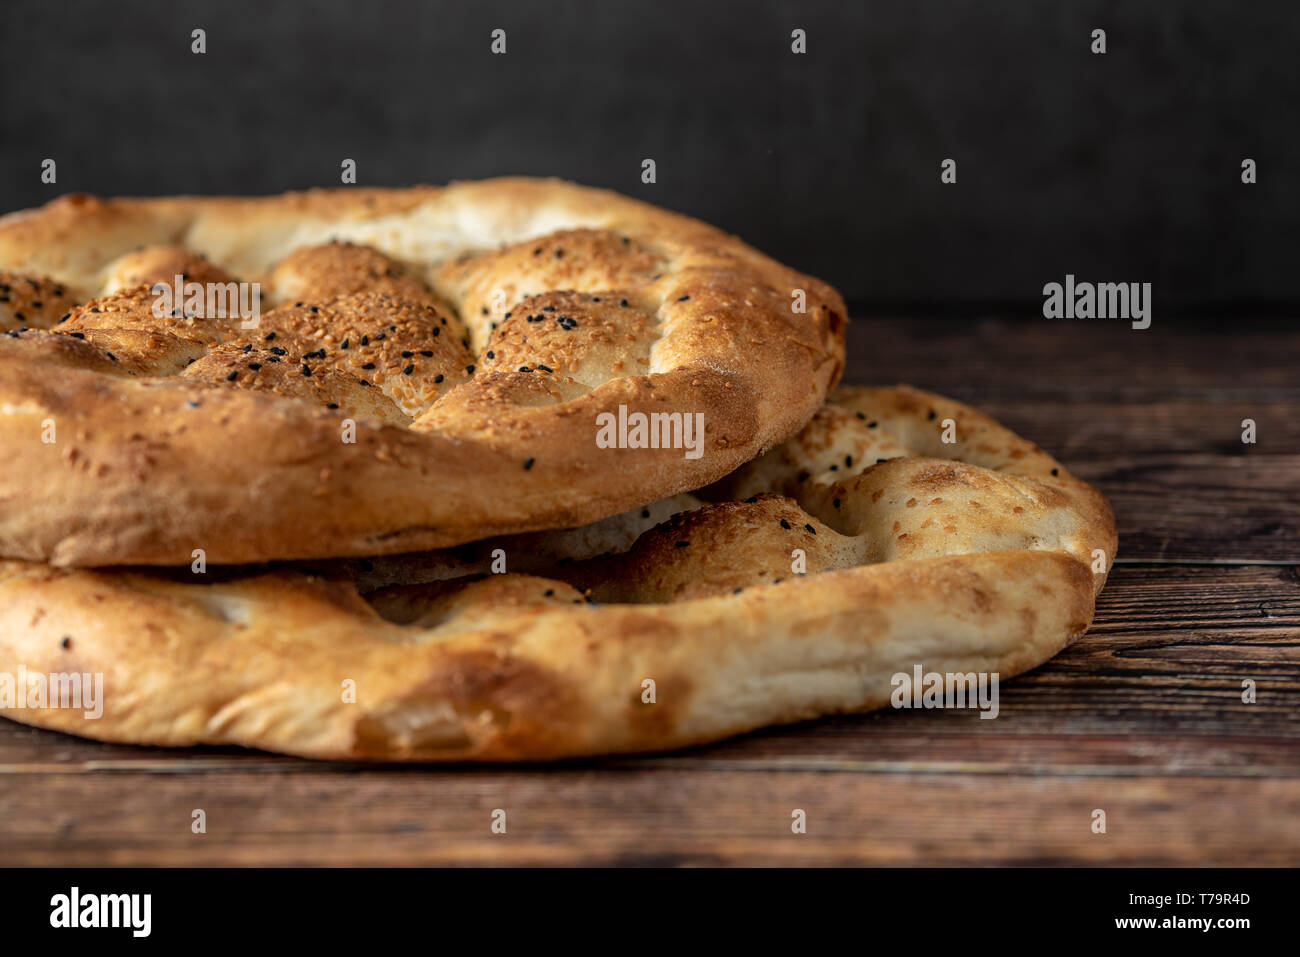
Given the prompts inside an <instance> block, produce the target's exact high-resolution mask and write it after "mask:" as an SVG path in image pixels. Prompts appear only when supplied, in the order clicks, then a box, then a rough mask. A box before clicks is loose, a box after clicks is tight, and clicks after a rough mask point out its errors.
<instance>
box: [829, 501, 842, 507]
mask: <svg viewBox="0 0 1300 957" xmlns="http://www.w3.org/2000/svg"><path fill="white" fill-rule="evenodd" d="M831 507H832V508H839V507H840V500H839V499H834V500H833V501H832V502H831Z"/></svg>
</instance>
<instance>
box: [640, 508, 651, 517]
mask: <svg viewBox="0 0 1300 957" xmlns="http://www.w3.org/2000/svg"><path fill="white" fill-rule="evenodd" d="M641 517H642V518H649V517H650V509H648V508H643V509H641Z"/></svg>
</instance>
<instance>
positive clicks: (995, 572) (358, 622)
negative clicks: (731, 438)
mask: <svg viewBox="0 0 1300 957" xmlns="http://www.w3.org/2000/svg"><path fill="white" fill-rule="evenodd" d="M736 496H743V497H736ZM678 508H681V509H683V510H682V511H678V512H677V514H675V515H673V516H672V517H668V516H669V515H670V513H673V512H674V511H676V510H677V509H678ZM1115 548H1116V534H1115V525H1114V521H1113V518H1112V516H1111V512H1110V509H1109V507H1108V506H1107V504H1106V502H1105V500H1104V499H1103V498H1102V497H1101V495H1100V494H1099V493H1098V492H1097V491H1096V490H1095V489H1093V488H1091V487H1090V486H1088V485H1087V484H1085V483H1084V482H1082V481H1080V480H1079V479H1077V478H1075V477H1073V476H1072V475H1070V474H1069V473H1068V472H1067V471H1066V470H1065V469H1064V468H1063V467H1062V466H1060V465H1059V463H1057V462H1056V461H1055V460H1054V459H1053V458H1051V457H1050V456H1049V455H1047V454H1046V453H1045V452H1043V451H1042V450H1040V449H1038V448H1037V447H1036V446H1034V445H1033V444H1032V443H1030V442H1027V441H1025V440H1023V439H1021V438H1018V437H1017V436H1015V435H1013V434H1011V433H1010V432H1008V431H1007V430H1006V429H1004V428H1002V427H1001V426H999V425H998V424H997V423H996V422H994V421H992V420H991V419H989V418H988V417H986V416H984V415H982V414H980V413H979V412H976V411H975V410H973V409H971V408H968V407H966V406H963V405H961V404H960V403H957V402H953V401H951V400H948V399H944V398H942V397H940V396H936V395H932V394H929V393H925V392H920V391H917V390H914V389H910V388H906V387H898V388H884V389H841V390H839V391H837V392H836V393H835V395H834V396H833V398H832V401H831V402H829V403H828V404H827V405H826V406H825V407H824V408H823V409H822V410H821V411H819V412H818V414H817V415H816V417H815V418H814V419H813V420H812V422H811V423H809V425H808V426H807V427H806V428H805V429H804V430H803V431H802V432H801V433H800V434H799V435H798V436H797V437H795V438H794V439H792V440H791V441H789V442H787V443H785V444H784V445H782V446H780V447H779V448H777V449H774V450H773V451H772V452H770V453H768V454H767V455H766V456H764V457H762V458H760V459H758V460H757V461H755V462H753V463H751V464H749V465H747V466H746V467H745V468H743V469H741V470H740V471H739V472H737V473H736V474H734V475H731V476H729V477H728V478H727V479H726V480H725V481H724V482H722V483H719V484H718V485H715V486H713V487H710V488H708V489H703V490H701V491H700V492H699V493H698V495H697V496H695V497H680V498H676V499H673V500H670V501H667V502H663V503H657V504H656V505H654V506H651V507H648V508H645V509H638V510H635V511H633V512H630V513H627V514H625V515H621V516H618V517H616V518H610V519H606V520H604V521H603V522H601V523H598V524H597V525H595V526H589V527H587V528H584V529H577V530H573V531H567V532H550V533H537V534H533V535H524V536H516V537H507V538H502V539H498V540H494V541H489V542H482V543H476V544H474V545H471V546H464V547H462V548H458V549H452V550H449V551H441V552H433V553H426V554H419V555H403V556H392V557H388V558H377V559H373V560H371V559H366V560H356V559H351V560H341V561H331V562H322V563H319V564H312V565H299V566H296V567H276V568H257V569H247V568H245V569H210V570H207V571H205V572H204V573H202V574H196V573H194V572H193V571H192V570H180V571H175V570H173V571H169V572H163V571H152V572H150V571H141V570H135V571H129V570H104V571H93V570H76V569H59V568H54V567H51V566H49V565H45V564H37V563H30V562H22V561H9V562H5V563H0V676H2V675H3V674H5V673H7V674H9V675H11V676H12V675H15V674H17V673H18V669H19V668H20V667H21V668H22V669H25V671H24V673H26V674H37V675H45V676H52V675H63V676H69V675H79V676H80V675H84V676H86V677H85V678H84V679H78V680H79V681H81V680H84V682H85V684H86V685H87V686H92V685H93V679H92V676H94V675H101V676H102V691H103V694H102V697H101V700H100V710H101V713H100V714H99V715H98V716H96V717H87V716H86V709H84V708H83V709H81V710H78V709H77V708H74V707H53V706H46V707H32V706H30V705H29V706H27V707H18V706H16V704H15V702H14V701H13V700H12V699H11V700H10V701H8V702H7V703H6V702H5V701H4V699H3V696H2V695H0V707H3V708H4V713H5V714H6V715H7V716H9V717H12V718H14V719H15V720H18V721H23V722H27V723H30V724H34V725H38V726H41V727H48V728H57V729H60V730H64V731H69V732H72V733H75V734H81V735H85V736H88V737H94V738H100V739H103V740H109V741H124V742H135V743H143V744H158V745H195V744H239V745H246V746H249V747H256V748H264V749H267V750H272V751H282V752H286V753H290V754H297V755H305V756H309V757H315V758H339V759H381V760H393V761H496V760H500V761H506V760H509V761H514V760H545V759H555V758H564V757H573V756H581V755H595V754H604V753H611V752H632V751H652V750H663V749H669V748H677V747H682V746H686V745H693V744H699V743H702V742H707V741H713V740H716V739H718V738H722V737H725V736H728V735H732V734H737V733H740V732H743V731H749V730H751V729H754V728H759V727H762V726H765V725H771V724H780V723H785V722H790V721H796V720H801V719H806V718H812V717H816V716H818V715H824V714H830V713H836V712H850V711H865V710H869V709H873V708H879V707H883V706H886V705H888V704H889V703H890V700H891V695H892V694H893V692H894V691H895V689H896V687H897V685H896V680H895V679H896V676H898V675H900V674H902V675H907V676H911V675H913V674H914V669H915V668H917V667H918V666H919V667H920V668H921V669H923V672H924V673H926V674H930V673H935V674H941V675H944V674H959V675H969V676H972V677H974V676H978V675H979V674H980V673H987V674H996V675H998V676H999V678H1000V679H1004V678H1008V677H1010V676H1012V675H1015V674H1019V673H1020V672H1023V671H1025V670H1027V669H1030V668H1033V667H1035V666H1037V665H1039V664H1041V663H1043V662H1044V661H1046V660H1047V659H1048V658H1050V657H1051V656H1052V655H1054V654H1056V652H1058V651H1059V650H1060V649H1061V648H1063V647H1065V645H1067V644H1068V643H1069V642H1070V641H1071V640H1073V639H1075V638H1077V637H1079V636H1080V635H1082V634H1083V633H1084V632H1085V631H1086V629H1087V628H1088V625H1089V623H1090V622H1091V620H1092V615H1093V601H1094V596H1095V595H1096V593H1097V592H1098V591H1100V589H1101V587H1102V585H1103V584H1104V582H1105V579H1106V572H1107V569H1108V568H1109V566H1110V563H1111V561H1113V559H1114V555H1115ZM68 680H69V681H70V680H71V679H68ZM50 683H51V686H53V679H51V682H50ZM65 684H66V682H65ZM0 690H2V689H0ZM80 703H81V704H85V702H84V701H82V702H80ZM48 704H53V702H47V705H48ZM92 706H93V703H92ZM92 710H93V707H92Z"/></svg>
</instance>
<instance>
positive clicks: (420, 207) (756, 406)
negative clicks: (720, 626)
mask: <svg viewBox="0 0 1300 957" xmlns="http://www.w3.org/2000/svg"><path fill="white" fill-rule="evenodd" d="M0 270H2V271H3V272H0V331H3V332H4V333H5V334H3V335H0V445H2V446H3V448H4V449H5V450H6V455H4V456H3V457H0V502H3V503H5V506H6V507H4V508H3V509H0V554H3V555H6V556H10V557H17V558H25V559H32V560H39V561H47V562H50V563H52V564H55V565H61V566H97V565H112V564H157V565H166V564H179V563H188V562H190V561H191V560H192V558H193V556H194V555H195V554H196V552H197V553H201V554H202V555H203V556H205V557H206V559H207V560H208V561H209V562H213V563H238V562H252V561H267V560H284V559H293V558H319V557H327V556H339V555H373V554H385V553H396V552H407V551H411V550H414V549H427V548H435V547H444V546H449V545H455V544H458V543H461V542H466V541H473V540H478V539H482V538H485V537H488V536H491V535H499V534H506V533H513V532H523V531H530V530H538V529H550V528H565V527H572V526H577V525H581V524H584V523H587V522H591V521H595V520H598V519H601V518H604V517H606V516H609V515H612V514H616V513H618V512H621V511H624V510H626V509H629V508H633V507H637V506H643V505H645V504H647V503H649V502H652V501H655V500H657V499H659V498H662V497H664V496H666V495H673V494H678V493H681V492H686V491H689V490H690V489H692V488H696V487H698V486H700V485H704V484H706V483H708V482H712V481H714V480H716V479H718V478H720V477H722V476H723V475H726V474H727V473H729V472H730V471H732V470H733V469H735V468H737V467H738V466H740V465H742V464H744V463H745V462H746V461H748V460H750V459H752V458H753V457H754V456H755V455H758V454H759V453H761V452H763V451H764V450H766V449H768V448H770V447H772V446H773V445H775V444H777V443H779V442H780V441H782V440H784V439H786V438H788V437H789V436H790V435H792V434H793V433H795V432H796V431H797V430H798V429H799V428H800V427H802V426H803V425H804V424H805V423H806V422H807V421H808V419H809V418H810V417H811V416H812V414H813V413H814V412H815V411H816V410H817V408H818V407H819V406H820V405H821V404H822V402H823V400H824V398H825V396H826V392H827V390H828V389H829V388H830V387H831V386H832V385H833V384H834V383H835V381H836V380H837V379H838V377H839V375H840V371H841V369H842V368H843V359H844V345H843V332H844V325H845V322H846V318H845V316H846V312H845V308H844V303H843V301H842V300H841V299H840V296H839V294H838V293H836V291H835V290H834V289H832V288H831V287H830V286H828V285H826V284H825V283H823V282H820V281H818V280H816V279H813V278H812V277H809V276H805V275H803V274H801V273H798V272H796V271H795V270H792V269H789V268H787V267H785V266H782V265H781V264H779V263H776V262H774V261H773V260H771V259H769V258H767V257H766V256H763V255H762V254H761V253H759V252H757V251H755V250H754V249H751V248H750V247H749V246H746V245H745V244H744V243H743V242H741V241H740V240H738V239H736V238H735V237H732V236H729V235H727V234H725V233H723V232H721V231H719V230H717V229H714V228H712V227H710V226H706V225H705V224H703V223H700V222H698V221H696V220H693V219H689V218H687V217H685V216H681V215H678V214H675V213H670V212H667V211H665V210H661V209H657V208H655V207H653V206H650V205H647V204H645V203H641V202H638V201H636V200H632V199H629V198H627V197H624V196H620V195H618V194H616V193H612V192H608V191H605V190H596V189H587V188H584V187H580V186H576V185H573V184H570V183H564V182H559V181H556V180H530V179H500V180H489V181H484V182H477V183H458V184H454V185H452V186H448V187H443V188H438V187H413V188H410V189H397V190H384V189H339V190H314V191H310V192H305V193H288V194H284V195H281V196H273V197H265V198H258V199H235V198H201V197H175V198H159V199H112V200H100V199H95V198H92V197H87V196H70V197H64V198H62V199H59V200H56V201H54V202H52V203H50V204H48V205H47V206H45V207H42V208H41V209H38V210H33V211H29V212H24V213H19V214H14V215H11V216H7V217H5V218H4V219H2V220H0ZM177 277H179V280H178V279H177ZM240 281H243V282H244V283H246V284H247V283H252V282H259V283H260V285H259V286H258V287H257V290H258V298H257V303H258V304H259V309H258V310H257V311H256V315H253V314H252V312H253V309H252V307H253V302H254V298H253V295H252V293H253V289H252V287H251V285H245V286H241V285H240ZM191 284H192V285H193V287H194V288H195V289H197V290H198V291H199V293H200V295H198V297H197V298H194V297H192V296H191V295H190V294H189V293H188V292H187V288H188V286H189V285H191ZM263 293H264V294H265V298H264V299H263V297H262V294H263ZM263 302H264V303H265V305H266V306H268V309H269V311H265V312H262V311H261V309H260V304H262V303H263ZM241 306H247V307H248V311H249V313H250V315H248V316H245V315H244V313H243V312H241V311H239V307H241ZM250 322H251V323H252V325H249V323H250ZM638 417H641V418H640V420H638ZM674 417H675V418H674ZM638 421H641V422H645V421H652V422H653V423H658V424H660V425H661V426H662V427H661V428H658V429H655V428H654V425H653V424H652V426H651V428H652V431H651V432H650V434H648V435H647V434H646V432H645V430H644V429H642V431H641V432H639V433H638V432H637V431H636V430H637V427H638ZM611 424H616V425H617V429H616V430H615V431H610V432H604V431H602V430H605V429H606V427H607V426H609V425H611ZM692 426H693V427H695V431H694V432H693V433H691V434H688V433H687V432H686V429H687V428H688V427H692Z"/></svg>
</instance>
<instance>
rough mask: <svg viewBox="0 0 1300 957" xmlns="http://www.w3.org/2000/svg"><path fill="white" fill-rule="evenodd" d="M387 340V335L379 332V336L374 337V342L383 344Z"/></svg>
mask: <svg viewBox="0 0 1300 957" xmlns="http://www.w3.org/2000/svg"><path fill="white" fill-rule="evenodd" d="M387 338H388V333H386V332H381V333H380V334H379V335H377V336H375V342H383V341H384V340H385V339H387Z"/></svg>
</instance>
